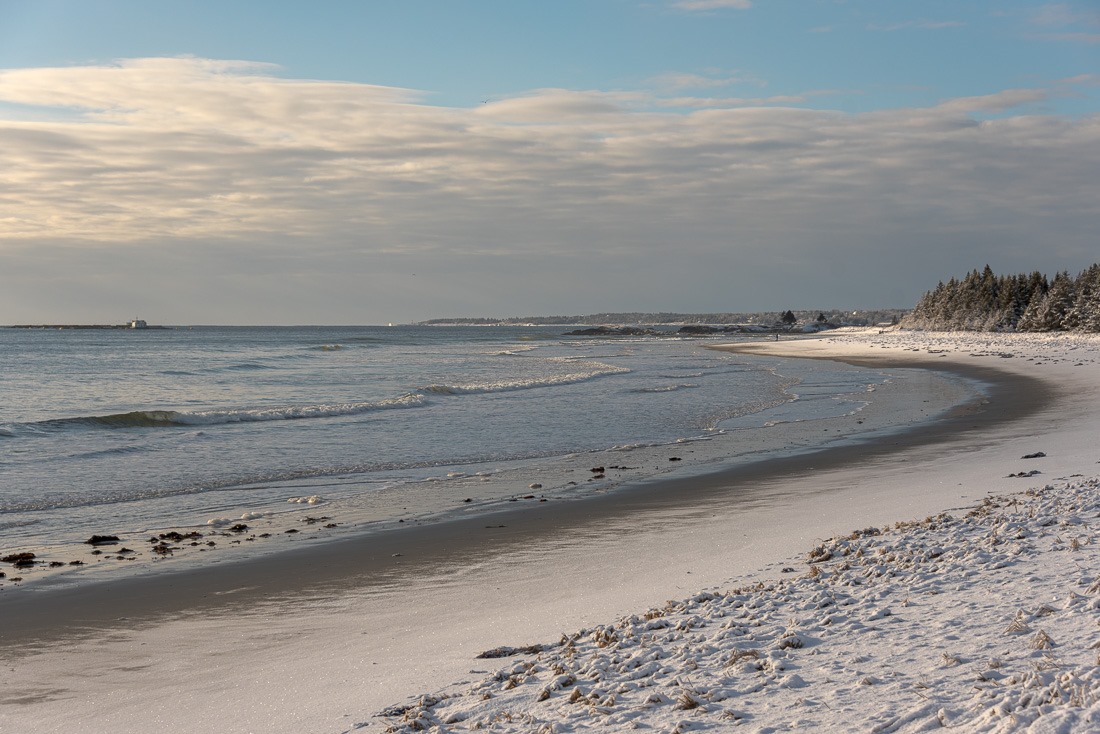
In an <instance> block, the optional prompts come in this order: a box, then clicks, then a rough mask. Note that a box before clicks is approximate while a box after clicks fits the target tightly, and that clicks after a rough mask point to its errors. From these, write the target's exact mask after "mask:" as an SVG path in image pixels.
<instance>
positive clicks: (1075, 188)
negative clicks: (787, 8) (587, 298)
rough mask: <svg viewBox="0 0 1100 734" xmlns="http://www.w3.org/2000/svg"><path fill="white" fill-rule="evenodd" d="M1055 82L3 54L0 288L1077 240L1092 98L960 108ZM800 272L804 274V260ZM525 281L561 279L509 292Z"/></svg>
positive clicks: (644, 276)
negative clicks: (965, 84)
mask: <svg viewBox="0 0 1100 734" xmlns="http://www.w3.org/2000/svg"><path fill="white" fill-rule="evenodd" d="M1087 82H1088V80H1078V81H1075V82H1073V83H1082V84H1083V83H1087ZM696 83H702V81H699V80H697V81H696ZM1066 83H1069V82H1066ZM1050 93H1051V92H1050V90H1048V89H1042V88H1040V89H1018V90H1006V91H1002V92H998V93H996V94H991V95H985V96H979V97H968V98H961V99H953V100H946V101H944V102H943V103H941V104H939V105H936V106H932V107H926V108H914V109H905V110H884V111H878V112H873V113H866V114H844V113H840V112H836V111H831V110H825V109H809V108H805V107H803V108H799V107H794V106H792V104H793V103H795V102H805V100H806V98H807V97H808V96H809V95H812V94H814V93H813V92H807V93H805V94H803V95H795V96H792V97H781V96H772V97H763V98H760V99H749V98H733V97H729V98H715V99H709V98H706V97H701V98H697V97H691V96H688V97H684V96H678V95H673V97H672V98H670V99H664V100H663V103H664V104H673V105H676V106H677V107H679V108H680V109H671V108H664V109H663V108H662V107H661V106H660V105H661V104H662V100H661V98H655V97H652V96H650V95H645V94H641V93H622V92H613V93H609V92H603V91H599V90H595V91H576V90H566V89H543V90H536V91H532V92H530V93H528V94H524V95H520V96H516V97H511V98H506V99H501V100H499V101H495V102H492V103H489V104H483V105H477V106H475V107H473V108H470V109H463V108H449V107H439V106H433V105H430V104H427V103H426V102H425V101H423V98H422V96H421V95H420V94H419V93H418V92H416V91H414V90H407V89H394V88H389V87H380V86H371V85H365V84H352V83H337V82H328V81H308V80H297V79H285V78H281V77H279V76H276V75H275V72H274V70H273V69H272V67H269V66H265V65H255V64H248V63H243V62H219V61H211V60H206V59H192V58H174V59H137V60H128V61H123V62H119V63H117V64H111V65H101V66H86V67H74V68H50V69H20V70H8V71H2V72H0V103H7V104H14V105H21V106H24V107H23V109H22V112H21V114H20V115H19V116H18V117H15V116H9V117H7V118H5V117H3V116H2V115H3V113H0V256H3V257H5V258H9V259H10V258H11V257H14V254H15V253H17V252H18V253H21V254H20V255H19V258H16V259H18V260H19V262H21V263H23V265H22V266H21V267H23V270H21V271H20V272H21V273H22V275H20V276H19V277H18V278H16V277H15V276H14V275H12V273H14V271H13V270H11V269H8V270H7V274H4V273H0V293H6V294H7V295H4V296H3V297H4V298H12V299H14V298H16V296H15V295H12V294H15V293H18V292H22V291H20V290H19V289H23V290H25V291H26V297H27V298H30V297H31V296H32V295H33V294H34V293H36V292H41V291H42V289H43V288H44V287H45V286H43V285H42V283H44V282H46V280H47V279H53V280H58V279H63V278H64V277H71V278H73V279H77V280H80V277H81V273H90V272H92V271H93V270H95V268H96V267H99V268H100V274H101V275H102V278H103V279H104V282H106V281H107V279H109V278H111V277H117V272H115V271H117V270H118V266H117V264H118V263H120V262H131V261H133V262H140V263H143V264H144V266H145V267H146V268H147V271H149V272H163V273H165V274H166V276H165V277H167V278H169V279H171V278H174V277H176V275H177V274H179V277H180V278H183V277H184V275H183V274H190V275H188V276H187V277H193V278H195V282H196V283H205V282H206V280H209V279H210V278H209V277H207V276H208V275H209V274H210V273H211V270H212V269H213V270H224V271H226V272H229V271H232V272H236V273H238V274H240V277H241V282H247V283H255V284H256V285H255V287H256V289H257V290H258V291H261V290H264V289H268V290H270V291H272V292H276V293H277V292H278V288H279V287H280V281H279V274H280V273H284V274H285V273H295V275H294V277H295V278H306V277H307V275H308V276H309V277H310V278H313V281H311V282H316V283H318V284H325V283H327V284H328V285H325V286H322V285H318V286H317V287H318V288H322V289H323V290H324V291H325V292H330V291H334V290H340V288H342V289H346V290H347V292H349V293H350V292H355V293H367V292H369V293H371V294H372V298H378V299H383V300H386V299H392V303H395V304H396V303H398V302H401V303H404V304H405V306H406V307H408V308H412V307H413V305H412V304H413V303H414V299H415V297H417V296H418V293H419V292H418V291H416V290H415V285H410V284H408V283H406V282H403V281H402V282H400V283H399V282H398V281H397V280H395V279H394V277H392V273H394V272H397V271H399V270H401V269H402V268H406V269H408V268H413V269H414V272H417V273H419V274H420V275H421V276H424V275H425V269H426V268H429V267H430V268H436V269H438V270H439V271H440V273H441V274H440V278H441V280H439V281H436V282H434V284H432V285H427V284H426V285H424V286H423V287H425V288H428V289H430V290H431V291H432V292H433V293H449V294H452V295H453V296H454V297H455V298H478V297H480V296H478V295H477V294H488V293H494V292H500V290H501V289H502V288H504V286H503V285H501V284H502V283H506V282H510V278H512V277H519V276H518V275H517V274H520V273H525V272H530V269H531V267H532V263H534V262H537V263H538V268H539V272H540V273H543V274H545V275H546V276H547V277H546V280H547V282H548V283H551V282H552V283H562V282H570V283H573V284H574V285H576V286H577V288H578V289H579V290H581V289H588V288H590V289H591V290H590V292H592V293H594V294H595V293H599V294H600V295H601V297H606V298H610V294H611V293H612V292H614V291H615V289H616V288H621V293H622V294H629V293H632V292H634V291H635V289H638V288H641V289H647V288H652V289H656V290H661V289H662V288H664V287H665V286H663V285H662V283H665V282H666V280H663V279H667V278H668V277H669V273H671V272H678V269H682V268H683V267H684V264H685V263H694V265H692V269H693V272H695V273H702V274H701V275H700V276H699V277H701V278H703V279H707V278H713V279H715V283H714V287H715V288H716V289H719V288H721V284H720V283H719V282H718V279H719V274H720V273H723V272H726V273H728V272H732V271H733V270H737V271H738V272H754V273H756V274H757V275H756V276H755V277H754V278H753V281H752V283H747V284H746V285H745V286H744V287H745V288H746V289H749V290H747V291H746V292H749V291H751V289H752V288H754V287H756V286H755V285H753V284H754V283H760V282H766V280H767V277H764V275H763V274H772V275H774V277H776V278H780V279H786V278H794V277H795V276H794V275H793V271H792V270H791V269H790V268H787V269H785V270H783V271H782V272H780V271H778V270H776V268H777V265H776V263H780V262H791V261H801V260H803V259H805V260H806V261H807V262H809V261H812V257H811V251H813V250H814V249H815V248H824V250H827V251H828V253H829V255H828V257H829V258H830V261H831V262H835V263H837V264H838V267H839V266H842V265H844V264H846V263H847V264H849V265H851V266H852V267H855V266H856V264H857V263H859V262H867V261H869V260H875V259H877V258H878V256H879V253H880V252H882V251H883V250H890V251H891V252H892V253H893V257H894V260H893V262H895V263H896V262H897V258H901V259H902V260H905V259H906V258H907V257H908V255H907V254H906V253H908V252H910V250H908V249H904V248H912V249H911V251H912V252H918V251H920V252H925V249H922V248H926V247H928V248H933V249H934V248H936V247H940V246H942V247H943V248H945V249H944V250H943V252H941V253H936V252H930V253H929V254H927V255H926V256H923V257H924V259H923V260H921V261H920V262H919V263H918V260H917V259H913V263H914V267H916V266H918V265H919V266H920V267H925V266H926V263H925V261H926V260H928V259H929V258H932V259H935V258H936V257H938V256H940V255H942V256H943V257H959V255H958V253H957V252H956V251H957V250H958V249H959V247H960V244H959V243H960V242H961V241H964V240H965V241H967V242H973V243H984V242H988V243H989V245H988V247H990V248H999V249H996V250H983V251H981V253H980V254H978V255H975V257H976V258H977V261H980V262H985V260H986V259H990V260H996V258H993V257H987V255H988V254H989V253H990V252H997V253H999V255H998V257H1001V258H1004V257H1007V256H1008V254H1009V253H1010V251H1012V250H1013V248H1016V247H1018V248H1019V249H1020V252H1021V253H1022V254H1021V255H1020V257H1021V258H1026V257H1032V256H1033V255H1032V251H1031V250H1029V249H1028V248H1029V247H1031V246H1032V245H1033V243H1034V242H1036V241H1044V242H1045V241H1048V240H1049V239H1050V238H1051V237H1052V235H1051V232H1053V231H1055V230H1056V231H1057V232H1059V233H1061V234H1060V235H1059V236H1061V237H1063V238H1064V241H1065V246H1066V247H1081V248H1086V247H1094V246H1095V241H1094V238H1093V235H1094V232H1095V225H1096V222H1097V221H1100V179H1098V177H1097V176H1096V171H1097V170H1100V127H1098V126H1097V125H1096V122H1095V118H1086V119H1081V120H1075V119H1068V118H1067V119H1063V118H1059V117H1055V116H1049V115H1040V114H1029V115H1018V116H1000V115H999V116H998V117H997V119H992V120H986V119H981V116H982V115H983V113H988V112H991V111H992V112H998V113H1006V112H1009V111H1011V110H1012V109H1014V108H1016V107H1019V106H1021V105H1030V104H1033V103H1036V102H1042V101H1043V100H1044V99H1045V98H1046V97H1047V95H1048V94H1050ZM1086 240H1087V241H1088V242H1089V243H1091V244H1088V245H1087V246H1086V244H1083V243H1085V241H1086ZM670 243H675V245H676V246H675V247H670ZM920 243H924V244H920ZM936 243H940V244H936ZM1014 243H1016V244H1014ZM968 246H970V245H968ZM974 246H975V247H976V246H977V245H976V244H975V245H974ZM92 253H102V257H100V259H98V260H97V259H95V258H94V257H93V255H92ZM625 255H629V256H632V257H634V258H636V261H637V262H639V263H640V264H639V265H638V267H637V268H635V269H632V271H631V279H630V280H629V282H627V281H626V280H624V282H623V283H621V284H619V285H614V284H612V283H611V282H610V281H608V280H607V279H606V277H604V276H600V277H597V276H596V275H591V276H590V275H589V274H590V273H594V274H598V273H605V274H606V273H607V272H609V269H610V270H613V269H614V266H615V263H617V262H621V258H622V257H624V256H625ZM196 258H205V260H202V263H204V264H199V260H198V259H196ZM412 262H415V263H418V264H417V265H415V266H410V265H408V264H407V263H412ZM28 263H38V264H39V266H38V267H39V270H38V271H37V275H36V276H35V277H37V278H39V280H35V279H34V278H32V277H31V275H30V274H28V273H27V271H26V269H27V268H29V267H30V265H28ZM92 263H99V265H98V266H96V265H93V264H92ZM211 263H216V264H217V265H216V266H215V265H211ZM580 263H584V266H583V267H580V266H579V264H580ZM734 263H737V266H736V268H735V267H734ZM970 265H972V263H970ZM460 273H461V274H463V275H462V277H463V278H466V281H465V284H464V286H463V287H462V288H459V287H458V286H454V287H453V288H452V285H453V282H452V281H453V278H454V277H456V274H460ZM712 274H713V275H712ZM941 276H942V272H940V273H939V274H937V275H936V277H941ZM805 277H806V278H808V279H810V280H807V281H805V283H804V284H803V286H801V287H804V288H806V289H809V288H811V287H816V286H812V283H813V282H814V281H813V280H812V279H813V278H818V277H820V271H819V269H816V268H814V269H811V270H808V271H807V273H806V274H805ZM204 278H205V280H204ZM447 278H450V280H447ZM601 278H602V279H601ZM624 278H625V276H624ZM493 279H495V280H493ZM51 282H52V281H51ZM81 282H84V283H87V282H88V279H87V278H84V279H83V280H81ZM131 282H132V281H131ZM792 282H793V281H792ZM35 283H37V284H38V285H37V286H36V285H34V284H35ZM260 283H262V284H263V285H260ZM334 283H339V284H341V286H340V288H335V286H333V285H332V284H334ZM425 283H427V281H425ZM66 287H67V286H66ZM118 287H122V286H121V285H118ZM173 287H175V286H173ZM179 287H180V288H182V287H183V286H182V285H181V286H179ZM196 287H198V286H196ZM202 287H207V286H206V285H203V286H202ZM209 287H210V288H213V286H209ZM794 287H800V286H794ZM33 288H38V291H35V290H28V289H33ZM153 290H155V289H153ZM689 290H693V289H689ZM151 292H152V291H151ZM585 292H589V291H587V290H585ZM760 292H761V297H764V295H766V293H765V292H764V290H761V291H760ZM807 292H808V291H807ZM207 295H209V297H210V299H211V300H210V301H209V302H210V303H211V304H215V303H219V301H218V300H217V299H218V298H220V297H222V296H217V295H216V294H214V293H213V291H212V292H211V294H207ZM536 295H537V297H539V298H544V299H545V300H544V301H542V302H541V303H546V304H550V303H552V301H551V298H552V297H560V290H558V291H555V290H553V289H552V288H550V286H547V290H546V292H545V293H542V292H540V293H539V294H536V293H535V290H533V289H532V288H527V289H526V291H524V289H522V288H520V289H519V290H517V294H516V297H517V298H520V297H529V298H536ZM486 297H488V296H486ZM622 297H623V298H626V297H627V295H623V296H622ZM190 298H191V299H192V300H200V301H201V300H202V299H203V298H206V296H203V297H202V298H199V297H197V296H195V294H194V293H192V294H191V296H190ZM401 299H404V301H402V300H401ZM387 302H389V301H387ZM474 302H475V301H462V303H474ZM527 302H528V301H523V303H527ZM476 303H480V301H476ZM531 303H533V304H536V305H532V306H531V308H532V310H535V311H537V310H539V308H538V306H537V303H536V301H531ZM902 303H904V301H903V302H902ZM600 304H602V305H606V304H607V301H601V302H600ZM600 304H597V303H595V302H593V304H592V306H593V307H594V310H601V308H599V307H598V305H600ZM547 307H550V306H549V305H548V306H547ZM438 308H440V307H437V309H438ZM456 308H458V307H456ZM471 308H472V307H471ZM578 309H579V310H583V308H582V307H581V306H578Z"/></svg>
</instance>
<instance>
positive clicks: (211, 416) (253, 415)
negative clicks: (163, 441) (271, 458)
mask: <svg viewBox="0 0 1100 734" xmlns="http://www.w3.org/2000/svg"><path fill="white" fill-rule="evenodd" d="M426 402H427V400H426V399H425V397H424V396H423V395H420V394H416V393H410V394H408V395H402V396H401V397H399V398H393V399H391V400H380V401H377V402H366V403H331V404H320V405H297V406H288V407H279V408H243V409H239V410H210V411H194V412H191V411H171V412H169V413H168V414H167V415H168V416H169V422H171V423H177V424H180V425H186V426H209V425H218V424H224V423H251V422H259V421H275V420H295V419H302V418H334V417H339V416H344V415H357V414H359V413H369V412H372V411H376V410H392V409H395V408H416V407H420V406H422V405H424V404H425V403H426Z"/></svg>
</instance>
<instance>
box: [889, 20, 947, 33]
mask: <svg viewBox="0 0 1100 734" xmlns="http://www.w3.org/2000/svg"><path fill="white" fill-rule="evenodd" d="M965 25H966V23H963V22H962V21H958V20H907V21H903V22H901V23H885V24H884V23H870V24H868V25H867V30H869V31H886V32H893V31H905V30H911V29H914V28H915V29H917V30H931V31H935V30H942V29H944V28H961V27H963V26H965Z"/></svg>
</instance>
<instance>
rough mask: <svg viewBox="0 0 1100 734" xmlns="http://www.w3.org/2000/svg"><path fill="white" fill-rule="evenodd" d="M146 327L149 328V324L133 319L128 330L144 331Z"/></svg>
mask: <svg viewBox="0 0 1100 734" xmlns="http://www.w3.org/2000/svg"><path fill="white" fill-rule="evenodd" d="M148 327H149V324H147V323H145V322H144V321H142V320H141V319H134V320H133V321H131V322H130V328H131V329H146V328H148Z"/></svg>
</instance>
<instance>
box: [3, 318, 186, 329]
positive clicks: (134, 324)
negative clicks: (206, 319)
mask: <svg viewBox="0 0 1100 734" xmlns="http://www.w3.org/2000/svg"><path fill="white" fill-rule="evenodd" d="M11 328H12V329H127V330H130V329H132V330H142V329H170V328H171V327H170V326H150V325H149V324H147V323H145V321H143V320H142V319H131V320H130V321H128V322H126V323H125V324H13V325H12V326H11Z"/></svg>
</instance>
